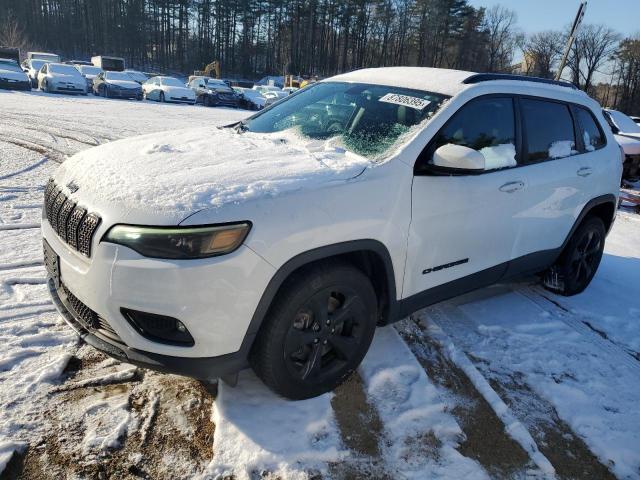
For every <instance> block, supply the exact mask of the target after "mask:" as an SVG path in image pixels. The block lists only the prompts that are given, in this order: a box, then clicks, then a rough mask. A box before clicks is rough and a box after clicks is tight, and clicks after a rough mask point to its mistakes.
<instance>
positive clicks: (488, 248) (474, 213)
mask: <svg viewBox="0 0 640 480" xmlns="http://www.w3.org/2000/svg"><path fill="white" fill-rule="evenodd" d="M516 125H517V123H516V113H515V106H514V101H513V99H512V98H511V97H510V96H508V95H506V96H488V97H480V98H477V99H474V100H472V101H470V102H468V103H467V104H465V105H464V106H463V107H461V108H460V109H459V110H458V112H456V113H455V114H454V115H453V117H452V118H451V119H450V120H449V121H447V123H445V125H444V126H443V127H442V129H441V130H440V132H438V133H437V134H436V136H435V137H434V139H433V140H432V141H431V142H430V144H429V145H428V146H427V148H426V149H425V151H424V152H423V153H422V154H421V155H420V158H419V159H418V162H417V164H416V168H415V176H414V180H413V186H412V207H411V225H410V229H409V241H408V249H407V264H406V268H405V281H404V287H403V297H404V298H406V297H410V296H411V295H415V294H418V293H420V292H423V291H425V290H429V289H431V288H433V287H437V286H441V285H444V284H446V283H448V282H451V281H454V280H458V279H462V278H463V277H469V276H470V275H473V274H478V273H479V272H482V273H480V274H479V277H480V278H478V276H476V277H475V278H470V279H469V282H470V283H469V286H470V287H476V286H480V284H490V283H493V282H495V281H497V280H499V278H500V277H501V276H502V274H503V272H504V271H505V270H506V262H508V261H509V260H510V259H511V255H512V250H513V246H514V242H515V241H516V238H517V236H518V231H519V219H518V215H519V213H520V211H521V208H522V198H523V194H524V190H525V189H526V182H525V178H524V176H523V175H524V172H522V169H520V168H517V167H518V163H517V162H518V158H517V154H516V152H517V146H518V143H519V142H518V140H517V138H518V129H517V126H516ZM445 144H455V145H463V146H465V147H469V148H473V149H475V150H477V151H479V152H480V153H482V154H483V156H484V157H485V162H486V170H484V171H465V170H463V169H455V171H450V172H443V171H439V170H438V169H439V168H440V167H437V168H433V166H432V162H433V152H434V151H435V150H436V149H437V148H439V147H440V146H442V145H445ZM443 288H445V289H446V288H447V287H443ZM456 292H457V291H456ZM457 293H459V292H457Z"/></svg>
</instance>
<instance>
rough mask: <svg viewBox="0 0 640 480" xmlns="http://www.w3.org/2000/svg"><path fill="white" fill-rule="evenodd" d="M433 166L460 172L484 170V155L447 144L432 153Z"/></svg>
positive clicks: (471, 149) (467, 148)
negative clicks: (460, 170)
mask: <svg viewBox="0 0 640 480" xmlns="http://www.w3.org/2000/svg"><path fill="white" fill-rule="evenodd" d="M433 164H434V165H436V166H438V167H447V168H458V169H462V170H484V169H485V161H484V155H482V154H481V153H480V152H478V151H477V150H474V149H473V148H469V147H464V146H462V145H454V144H452V143H447V144H446V145H443V146H441V147H440V148H438V149H437V150H436V151H435V152H434V153H433Z"/></svg>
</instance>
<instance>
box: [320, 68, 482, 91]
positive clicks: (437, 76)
mask: <svg viewBox="0 0 640 480" xmlns="http://www.w3.org/2000/svg"><path fill="white" fill-rule="evenodd" d="M471 75H475V73H474V72H465V71H463V70H449V69H446V68H429V67H384V68H365V69H362V70H356V71H353V72H349V73H343V74H341V75H336V76H335V77H331V78H328V79H327V80H325V81H336V82H361V83H371V84H374V85H393V86H394V87H403V88H412V89H415V90H425V91H427V92H435V93H443V94H445V95H452V96H453V95H456V94H457V93H459V92H461V91H462V90H464V89H465V88H467V87H468V85H465V84H463V83H462V81H463V80H465V79H466V78H468V77H470V76H471Z"/></svg>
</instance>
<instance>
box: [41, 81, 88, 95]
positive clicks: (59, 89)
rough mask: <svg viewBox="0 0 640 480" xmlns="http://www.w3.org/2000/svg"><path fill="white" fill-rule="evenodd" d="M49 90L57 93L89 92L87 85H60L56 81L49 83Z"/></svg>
mask: <svg viewBox="0 0 640 480" xmlns="http://www.w3.org/2000/svg"><path fill="white" fill-rule="evenodd" d="M49 90H50V91H51V92H56V93H75V94H81V95H83V94H85V93H87V87H85V86H82V87H78V86H72V85H58V84H55V83H50V84H49Z"/></svg>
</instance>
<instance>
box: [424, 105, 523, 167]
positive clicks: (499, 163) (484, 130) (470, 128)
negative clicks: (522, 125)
mask: <svg viewBox="0 0 640 480" xmlns="http://www.w3.org/2000/svg"><path fill="white" fill-rule="evenodd" d="M515 137H516V133H515V113H514V108H513V100H512V99H511V98H497V97H489V98H482V99H479V100H474V101H472V102H470V103H468V104H466V105H465V106H464V107H462V108H461V109H460V111H458V112H457V113H456V114H455V115H454V117H453V118H452V119H451V120H450V121H449V123H447V125H446V126H445V127H444V128H443V129H442V130H440V132H439V133H438V135H437V136H436V138H435V141H434V143H433V146H432V147H431V149H430V151H431V154H433V152H435V151H436V150H437V149H438V148H439V147H441V146H443V145H446V144H448V143H452V144H454V145H462V146H464V147H469V148H473V149H474V150H477V151H479V152H480V153H482V155H483V156H484V158H485V165H486V166H485V169H486V170H494V169H497V168H505V167H513V166H515V165H516V140H515Z"/></svg>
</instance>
